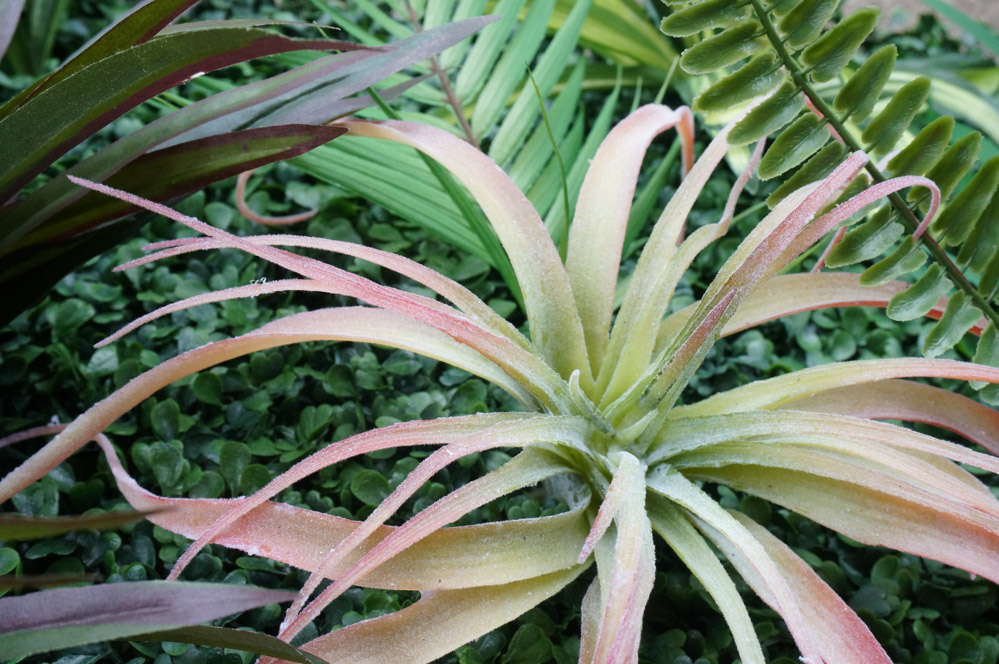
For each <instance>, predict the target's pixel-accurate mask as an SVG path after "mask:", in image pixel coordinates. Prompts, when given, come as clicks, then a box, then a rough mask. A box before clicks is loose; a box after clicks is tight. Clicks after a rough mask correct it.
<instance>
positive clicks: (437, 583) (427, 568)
mask: <svg viewBox="0 0 999 664" xmlns="http://www.w3.org/2000/svg"><path fill="white" fill-rule="evenodd" d="M478 417H481V416H478ZM96 441H97V443H98V445H99V446H100V447H101V450H102V452H103V453H104V456H105V459H106V460H107V463H108V465H109V466H110V468H111V471H112V473H113V475H114V477H115V481H116V482H117V484H118V488H119V490H121V492H122V495H123V496H124V497H125V499H126V500H128V502H129V503H130V504H131V505H132V506H133V507H134V508H136V509H139V510H144V511H148V512H150V513H151V516H150V521H152V522H153V523H155V524H156V525H158V526H160V527H162V528H165V529H167V530H170V531H172V532H175V533H178V534H181V535H184V536H185V537H189V538H192V539H195V538H197V537H198V536H199V535H201V534H202V533H204V532H205V531H206V530H207V529H208V528H210V527H211V525H212V524H213V523H215V522H216V521H218V520H219V519H220V518H221V517H223V516H224V515H225V513H226V512H227V511H228V510H229V509H230V508H231V507H233V506H234V505H235V504H237V502H238V499H237V500H231V499H194V498H164V497H161V496H157V495H155V494H152V493H150V492H149V491H147V490H145V489H143V488H142V487H140V486H139V485H138V483H137V482H136V481H135V480H134V479H133V478H132V477H131V476H129V475H128V473H127V472H126V471H125V469H124V467H123V466H122V464H121V461H120V459H119V458H118V456H117V452H116V451H115V449H114V448H113V447H112V446H111V443H110V441H108V440H107V438H106V437H105V436H103V435H99V436H98V437H97V438H96ZM576 498H578V499H576ZM588 508H589V495H588V494H587V493H585V492H584V493H582V494H580V495H579V496H577V497H575V498H574V499H573V500H572V505H571V507H570V510H569V511H568V512H564V513H561V514H557V515H554V516H549V517H540V518H534V519H519V520H516V521H507V522H500V523H484V524H478V525H474V526H460V527H451V528H444V529H440V530H437V531H435V532H433V533H431V534H430V535H428V536H427V537H425V538H424V539H422V540H421V541H418V542H416V543H415V544H413V545H412V546H409V547H408V548H406V549H405V550H404V551H402V552H401V553H400V554H399V555H397V556H395V557H394V558H392V559H391V560H388V561H386V562H385V563H384V564H382V565H380V566H379V567H377V568H375V569H374V570H373V571H371V572H370V573H368V574H367V576H366V577H365V580H364V582H365V585H366V586H368V587H373V588H390V589H399V590H421V589H424V590H425V589H454V588H468V587H473V586H488V585H496V584H504V583H511V582H515V581H520V580H523V579H526V578H530V577H535V576H539V575H544V574H548V573H551V572H553V571H556V570H561V569H566V568H568V567H571V566H572V565H573V564H574V563H575V559H576V551H577V550H578V549H579V547H580V546H581V545H582V542H583V540H584V539H585V537H586V532H587V530H588V529H589V519H588V516H587V515H588ZM358 526H360V522H359V521H353V520H350V519H344V518H341V517H335V516H332V515H330V514H325V513H321V512H313V511H311V510H307V509H302V508H298V507H293V506H291V505H285V504H282V503H274V502H269V501H268V502H265V503H263V504H262V505H260V506H258V507H257V508H256V509H254V510H253V511H252V512H250V513H249V514H247V515H246V516H244V517H243V518H242V519H241V520H240V521H239V522H238V523H237V524H235V525H233V526H231V527H229V528H228V529H226V530H224V531H223V532H222V533H221V534H219V536H218V537H217V538H215V540H214V541H215V542H216V543H217V544H220V545H222V546H227V547H231V548H235V549H238V550H240V551H245V552H246V553H248V554H250V555H259V556H267V557H269V558H272V559H274V560H277V561H280V562H283V563H286V564H289V565H292V566H295V567H298V568H300V569H304V570H306V571H315V570H316V569H318V568H319V566H320V565H321V564H322V561H323V560H324V558H325V557H326V554H327V553H328V552H329V549H330V546H331V545H336V543H337V542H340V541H342V540H343V539H344V538H346V537H347V536H348V535H349V534H350V533H351V532H352V531H353V530H354V529H355V528H357V527H358ZM395 530H396V528H394V527H388V526H382V527H380V528H378V529H377V530H376V532H375V533H374V535H372V537H370V538H368V539H367V540H366V541H365V542H364V543H363V544H362V545H361V546H360V547H358V550H357V551H356V552H355V554H354V555H352V556H350V557H348V559H347V560H346V561H344V566H343V567H342V568H340V569H337V570H332V571H331V574H333V575H334V576H335V575H338V574H340V573H342V572H343V571H346V570H347V569H348V567H349V566H350V565H353V564H354V563H355V562H356V561H357V560H358V559H360V558H361V557H362V556H363V555H365V554H367V553H368V552H369V551H370V550H371V549H372V548H373V547H374V546H375V545H377V544H378V543H379V542H381V541H382V540H384V539H385V538H386V537H388V536H389V535H390V534H391V533H392V532H394V531H395ZM275 532H278V533H281V536H280V537H273V534H274V533H275ZM442 551H443V552H446V553H445V554H444V555H442V553H441V552H442Z"/></svg>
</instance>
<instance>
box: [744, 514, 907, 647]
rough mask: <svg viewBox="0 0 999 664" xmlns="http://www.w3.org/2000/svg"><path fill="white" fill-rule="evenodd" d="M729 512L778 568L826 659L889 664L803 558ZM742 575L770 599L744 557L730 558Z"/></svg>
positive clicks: (866, 630) (864, 628)
mask: <svg viewBox="0 0 999 664" xmlns="http://www.w3.org/2000/svg"><path fill="white" fill-rule="evenodd" d="M732 516H733V517H735V519H736V520H737V521H738V522H739V523H741V524H742V525H743V526H745V527H746V529H747V530H748V531H749V532H750V533H751V534H752V535H753V537H755V538H756V539H757V540H758V541H759V543H760V544H761V545H762V546H763V548H764V549H765V550H766V552H767V555H769V556H770V559H771V560H773V561H774V564H776V565H777V567H778V568H779V569H780V571H781V573H782V574H783V576H784V578H785V579H787V581H788V585H789V586H790V587H791V592H793V593H794V594H795V595H796V596H797V597H798V605H799V606H801V607H802V611H803V613H804V614H805V617H806V619H807V620H809V621H810V622H811V623H812V624H813V625H815V633H816V635H817V637H818V640H819V648H820V649H821V651H822V653H823V655H824V657H825V659H824V660H823V661H827V662H837V663H839V662H842V663H843V664H891V659H890V658H889V657H888V654H887V653H886V652H885V650H884V648H882V647H881V644H880V643H878V640H877V639H876V638H874V635H873V634H872V633H871V630H870V628H869V627H868V626H867V624H866V623H865V622H864V621H863V620H861V619H860V616H858V615H857V614H856V613H854V611H853V610H852V609H851V608H850V607H849V606H847V605H846V602H844V601H843V600H842V599H840V597H839V595H837V594H836V593H835V592H834V591H833V589H832V588H830V587H829V585H828V584H827V583H826V582H825V581H823V580H822V579H821V578H820V577H819V575H818V574H816V573H815V572H814V571H812V568H810V567H809V566H808V563H806V562H805V561H804V560H802V559H801V558H800V557H798V556H797V555H796V554H795V553H794V552H793V551H791V549H789V548H788V547H787V545H785V544H784V543H783V542H781V541H780V540H778V539H777V538H776V537H774V536H773V535H771V534H770V532H769V531H768V530H767V529H766V528H763V527H762V526H760V525H759V524H757V523H756V522H755V521H753V520H752V519H750V518H749V517H747V516H746V515H744V514H740V513H738V512H732ZM730 560H731V561H732V563H733V564H734V565H735V567H736V569H738V570H739V573H740V574H741V575H742V577H743V578H744V579H746V581H747V582H748V583H749V584H750V586H752V587H753V590H755V591H756V592H757V594H759V595H760V596H761V597H762V598H763V599H764V601H767V602H768V603H771V605H772V602H771V600H770V599H768V597H767V595H766V592H767V590H766V584H765V583H763V582H762V581H761V579H759V577H756V576H754V574H753V570H752V567H751V566H750V565H748V564H747V562H746V561H745V560H744V559H740V558H738V557H736V558H735V559H730Z"/></svg>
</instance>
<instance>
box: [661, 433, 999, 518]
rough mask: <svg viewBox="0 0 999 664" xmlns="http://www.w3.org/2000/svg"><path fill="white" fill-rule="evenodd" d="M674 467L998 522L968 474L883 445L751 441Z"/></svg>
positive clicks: (690, 455)
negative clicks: (751, 469)
mask: <svg viewBox="0 0 999 664" xmlns="http://www.w3.org/2000/svg"><path fill="white" fill-rule="evenodd" d="M670 462H671V465H672V466H673V467H674V468H677V469H678V470H680V472H681V473H683V474H684V475H689V476H698V475H699V473H701V472H702V471H703V469H711V468H724V467H726V466H729V465H735V466H738V465H763V466H767V467H773V468H785V469H791V470H800V471H802V472H806V473H809V474H814V475H821V476H822V477H827V478H829V479H833V480H837V481H843V482H853V483H854V484H856V485H857V486H858V487H867V488H870V489H874V490H879V491H880V490H883V491H885V492H888V493H893V494H895V495H900V496H902V497H904V498H906V499H908V500H911V501H913V502H916V503H920V504H924V503H925V504H928V505H932V506H935V508H936V509H942V508H943V507H945V506H949V509H950V510H951V511H953V512H954V513H959V512H962V511H964V512H969V511H973V512H974V513H975V514H976V515H977V517H979V518H985V519H987V520H991V521H992V522H999V521H997V519H999V502H997V501H996V499H995V497H994V496H992V495H991V493H990V492H989V491H988V490H987V489H986V488H985V487H984V486H983V485H982V483H981V482H979V481H978V480H976V479H974V478H973V476H971V475H970V474H969V473H967V472H966V471H963V470H961V469H960V468H959V467H958V466H955V465H954V464H952V463H950V462H948V461H946V460H944V459H941V458H940V457H935V456H933V455H930V454H926V453H913V452H911V451H909V450H905V449H901V450H900V449H894V448H893V447H891V446H890V445H885V444H882V443H880V441H871V440H863V441H854V440H850V439H848V438H847V437H846V436H839V437H836V436H828V435H826V436H823V435H820V434H813V433H805V434H802V435H798V436H796V435H793V434H784V435H775V436H769V437H747V438H740V439H732V440H731V441H729V442H725V443H720V444H717V445H713V446H711V447H704V448H699V449H696V450H693V451H690V452H686V453H683V454H679V455H674V456H671V457H670ZM707 472H709V473H710V470H708V471H707ZM969 508H970V509H969Z"/></svg>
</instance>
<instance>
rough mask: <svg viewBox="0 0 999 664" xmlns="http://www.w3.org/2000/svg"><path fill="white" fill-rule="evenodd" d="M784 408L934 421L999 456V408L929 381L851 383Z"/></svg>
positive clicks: (925, 422) (933, 422)
mask: <svg viewBox="0 0 999 664" xmlns="http://www.w3.org/2000/svg"><path fill="white" fill-rule="evenodd" d="M780 408H782V409H788V410H809V411H814V412H822V413H837V414H842V415H850V416H852V417H862V418H866V419H880V420H904V421H906V422H922V423H924V424H932V425H934V426H938V427H941V428H944V429H947V430H949V431H953V432H954V433H956V434H958V435H960V436H962V437H964V438H966V439H967V440H970V441H971V442H973V443H977V444H978V445H981V446H982V447H984V448H985V449H987V450H988V451H990V452H992V453H993V454H995V455H999V413H997V412H996V411H994V410H992V409H991V408H988V407H987V406H983V405H982V404H980V403H978V402H977V401H974V400H973V399H969V398H968V397H966V396H963V395H961V394H957V393H955V392H951V391H949V390H945V389H943V388H939V387H933V386H932V385H926V384H924V383H914V382H912V381H907V380H884V381H878V382H874V383H864V384H862V385H851V386H849V387H840V388H835V389H831V390H826V391H824V392H820V393H818V394H815V395H812V396H807V397H802V398H801V399H796V400H794V401H790V402H787V403H785V404H783V405H782V406H780Z"/></svg>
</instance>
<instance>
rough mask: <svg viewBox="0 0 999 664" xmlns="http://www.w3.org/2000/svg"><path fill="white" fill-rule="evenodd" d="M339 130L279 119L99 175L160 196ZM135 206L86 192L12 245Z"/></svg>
mask: <svg viewBox="0 0 999 664" xmlns="http://www.w3.org/2000/svg"><path fill="white" fill-rule="evenodd" d="M344 131H345V130H344V129H342V128H340V127H327V126H313V125H281V126H277V127H261V128H259V129H245V130H243V131H236V132H232V133H229V134H221V135H218V136H209V137H207V138H203V139H199V140H196V141H191V142H189V143H182V144H180V145H175V146H173V147H169V148H164V149H162V150H156V151H154V152H149V153H147V154H145V155H143V156H141V157H139V158H138V159H136V160H135V161H133V162H132V163H131V164H130V165H129V167H128V168H127V169H122V170H120V171H118V172H117V173H115V174H114V175H112V176H111V177H110V178H108V179H107V180H105V184H107V185H108V186H111V187H117V188H119V189H125V190H127V191H130V192H132V193H134V194H135V195H136V196H142V197H143V198H148V199H150V200H154V201H158V202H164V201H168V200H171V199H174V198H177V197H179V196H183V195H185V194H188V193H190V192H192V191H197V190H198V189H201V188H202V187H205V186H207V185H209V184H211V183H213V182H217V181H219V180H224V179H225V178H228V177H231V176H233V175H237V174H239V173H241V172H243V171H245V170H249V169H253V168H258V167H260V166H263V165H265V164H269V163H272V162H274V161H280V160H282V159H290V158H291V157H297V156H298V155H300V154H304V153H305V152H308V151H309V150H311V149H312V148H314V147H317V146H319V145H325V144H326V143H328V142H330V141H331V140H333V139H334V138H336V137H337V136H340V135H342V134H343V133H344ZM138 209H139V208H137V207H135V206H133V205H129V204H128V203H126V202H124V201H120V200H118V199H115V198H110V197H108V196H102V195H100V194H97V193H93V192H91V193H89V194H87V195H85V196H84V197H83V198H81V199H79V200H78V201H76V202H75V203H73V204H72V205H70V206H69V207H67V208H66V209H65V210H63V212H62V213H61V214H60V215H59V216H58V217H57V218H56V219H55V220H53V223H50V224H47V225H45V226H44V227H42V228H40V229H38V230H37V231H35V232H33V233H31V234H30V235H28V236H26V237H25V238H23V240H22V241H21V242H19V243H18V244H17V245H14V247H12V248H13V249H16V248H17V246H18V245H20V244H22V243H26V244H31V245H33V244H35V243H36V242H39V241H41V242H47V241H52V240H58V239H60V238H64V237H67V236H73V235H76V234H78V233H82V232H85V231H87V230H89V229H90V228H92V227H94V226H96V225H98V224H102V223H103V222H106V221H110V220H113V219H118V218H121V217H123V216H126V215H129V214H132V213H134V212H136V211H138Z"/></svg>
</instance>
